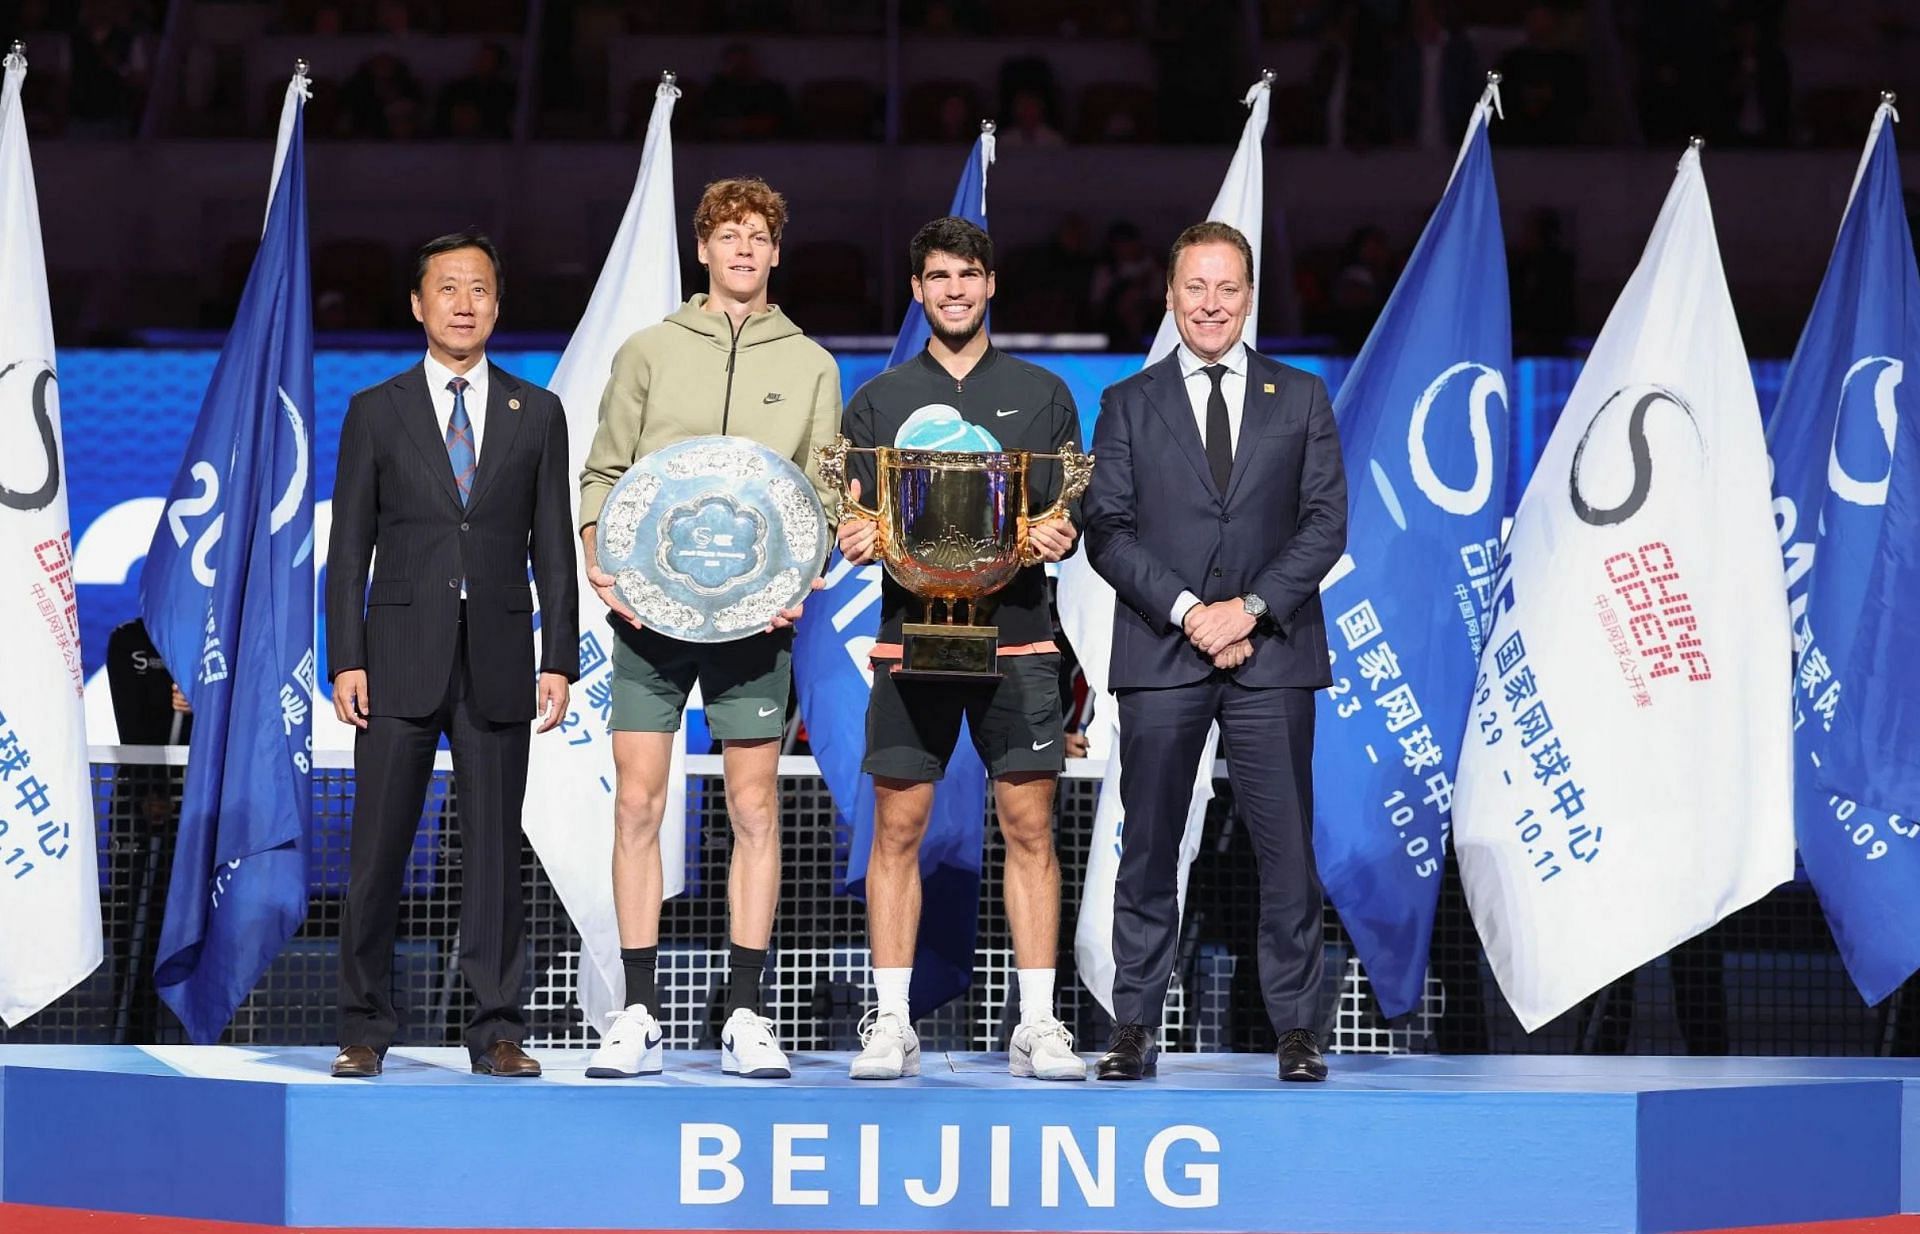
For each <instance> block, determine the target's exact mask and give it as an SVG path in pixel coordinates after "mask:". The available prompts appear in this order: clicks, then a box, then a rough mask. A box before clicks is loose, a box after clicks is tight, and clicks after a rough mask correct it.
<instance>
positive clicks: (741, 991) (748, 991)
mask: <svg viewBox="0 0 1920 1234" xmlns="http://www.w3.org/2000/svg"><path fill="white" fill-rule="evenodd" d="M766 967H767V950H766V948H764V947H742V946H741V945H740V944H739V943H735V944H733V952H732V954H731V955H729V956H728V957H727V1014H728V1015H732V1014H733V1013H734V1012H736V1011H738V1010H740V1009H741V1008H742V1007H744V1008H746V1009H747V1010H748V1011H751V1012H753V1014H755V1015H760V1014H762V1013H761V1010H760V974H761V973H763V972H765V971H766Z"/></svg>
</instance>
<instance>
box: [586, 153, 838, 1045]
mask: <svg viewBox="0 0 1920 1234" xmlns="http://www.w3.org/2000/svg"><path fill="white" fill-rule="evenodd" d="M786 221H787V205H786V201H785V200H784V199H783V198H782V197H781V196H780V194H778V193H776V192H774V191H773V189H772V188H770V187H768V185H767V184H766V182H765V181H762V180H758V179H739V180H719V181H715V182H714V183H712V184H709V185H708V186H707V189H706V192H705V193H704V194H703V195H702V196H701V198H700V204H699V206H698V207H697V208H696V209H695V210H694V214H693V231H694V237H695V239H696V240H697V241H698V242H699V248H698V252H699V257H700V262H701V264H702V265H704V266H706V268H707V290H706V293H705V294H704V295H696V296H694V297H693V298H692V299H690V300H688V301H687V302H686V303H685V304H684V305H682V306H680V308H679V309H678V310H676V311H675V312H674V313H673V314H672V315H671V316H669V317H668V318H667V319H666V320H665V321H662V322H661V323H659V324H658V325H655V326H649V327H648V328H646V329H645V330H642V331H640V332H639V333H637V334H635V335H634V336H633V337H632V338H630V339H628V340H627V342H626V343H625V344H624V345H623V346H622V347H621V348H620V351H619V352H618V354H616V355H615V356H614V360H613V374H612V376H611V377H610V378H609V379H608V381H607V388H606V393H605V394H604V395H603V396H602V397H601V400H600V427H599V430H598V431H597V432H596V433H595V434H594V438H593V447H592V449H591V450H590V451H589V452H588V454H587V463H586V467H585V469H584V470H583V471H582V472H581V475H580V538H581V541H582V542H583V544H584V546H585V549H586V554H587V562H588V568H587V579H588V581H589V582H591V583H592V584H593V588H594V590H595V591H596V592H598V593H599V595H600V599H601V600H602V601H604V602H605V604H606V606H607V608H608V610H609V613H608V621H609V622H610V623H611V624H612V626H613V628H614V629H615V631H616V632H617V633H618V635H619V638H618V639H617V641H616V643H615V647H614V654H613V667H614V679H613V725H612V726H613V762H614V774H615V780H616V784H615V788H614V809H613V817H614V828H615V836H614V847H613V900H614V908H615V912H616V915H617V917H618V919H619V925H620V958H621V960H622V964H623V967H624V968H625V971H626V982H627V996H626V1001H627V1007H626V1009H625V1010H624V1011H622V1012H621V1013H620V1014H619V1015H618V1016H617V1017H616V1018H615V1020H614V1023H613V1024H612V1026H611V1027H609V1028H608V1029H607V1031H606V1033H605V1035H604V1036H603V1037H602V1038H601V1044H600V1048H599V1050H598V1051H597V1052H596V1053H595V1054H594V1057H593V1060H592V1062H591V1063H590V1064H589V1066H588V1068H587V1074H588V1075H589V1076H595V1077H602V1078H617V1077H626V1076H635V1075H648V1074H652V1073H655V1072H658V1071H660V1070H661V1068H662V1065H663V1059H662V1050H661V1043H662V1040H663V1038H664V1034H663V1033H662V1032H661V1029H660V1024H659V1020H658V1013H659V1010H660V1001H659V1000H660V995H659V986H658V982H657V979H656V976H655V971H656V967H657V964H658V958H659V949H660V948H659V944H660V901H661V892H662V874H661V867H660V823H661V818H662V815H663V813H664V811H665V807H666V799H667V776H668V774H669V769H670V767H671V764H672V758H673V742H674V736H673V734H674V733H675V732H677V731H678V730H679V728H680V719H681V713H682V712H683V711H684V710H685V708H686V703H687V696H688V694H689V693H690V692H691V691H692V689H693V684H694V682H695V681H696V680H697V681H698V682H699V683H700V692H701V695H702V697H703V698H704V699H705V700H706V708H707V725H708V727H709V728H711V729H712V731H713V735H714V736H715V737H717V738H719V739H720V742H721V748H722V751H723V753H722V757H723V759H724V765H725V774H726V791H727V815H728V817H729V819H730V820H731V821H732V824H733V858H732V866H731V869H730V871H729V874H728V879H727V903H728V908H729V917H730V928H729V932H730V934H731V938H730V940H729V941H730V942H731V944H732V948H731V953H730V957H729V965H728V967H729V974H728V984H727V989H728V992H727V1011H728V1015H727V1022H726V1025H725V1027H724V1028H723V1029H722V1030H721V1034H720V1043H721V1068H722V1070H724V1071H727V1072H729V1073H735V1074H739V1075H742V1076H747V1077H752V1078H761V1079H785V1078H786V1077H787V1076H788V1075H789V1074H790V1072H789V1068H788V1065H787V1057H786V1055H785V1054H784V1053H782V1052H781V1049H780V1045H779V1042H778V1041H776V1040H775V1038H774V1034H773V1022H772V1021H771V1020H770V1019H768V1018H767V1017H766V1016H765V1015H764V1014H763V1008H762V1007H761V1005H760V978H761V973H762V971H763V970H764V968H765V966H766V959H767V944H768V941H769V939H770V938H771V936H772V932H773V912H774V905H775V903H776V902H777V901H778V899H779V895H780V794H779V786H778V782H777V778H776V773H777V772H778V770H779V759H780V737H781V734H782V733H783V732H784V731H785V728H786V718H787V700H788V698H789V697H790V696H791V694H792V690H793V668H792V661H791V650H792V646H793V630H792V625H793V622H794V621H796V620H798V619H799V617H800V609H799V608H798V607H795V608H793V609H789V610H788V611H786V612H785V613H782V614H780V616H778V617H777V618H775V619H774V623H773V625H774V628H773V629H771V630H768V631H767V632H765V633H762V634H756V635H754V636H752V637H751V638H746V639H741V640H739V641H737V642H730V643H713V644H699V643H688V642H682V641H680V640H678V639H673V638H669V637H667V636H665V635H663V634H660V633H658V632H656V631H653V630H648V629H645V628H643V627H642V626H641V625H640V622H639V621H638V619H637V618H636V617H635V616H634V614H633V612H632V611H631V610H630V609H629V608H627V606H626V605H625V604H623V603H622V602H621V601H620V598H619V597H618V596H617V595H616V594H615V593H614V591H613V581H614V580H613V576H612V575H610V574H607V573H605V572H604V571H602V570H600V569H599V568H598V566H597V564H595V563H596V559H595V556H594V547H595V544H594V539H595V530H596V524H597V523H598V521H599V518H600V509H601V506H602V505H604V504H605V502H606V499H607V494H608V493H609V492H610V491H611V490H612V488H613V486H614V484H615V483H616V482H617V481H618V480H619V479H620V477H621V476H623V475H625V474H626V472H627V469H628V468H630V467H632V466H633V464H634V463H635V462H637V461H638V460H640V459H641V458H643V457H645V456H646V455H648V454H651V453H652V452H653V451H655V450H658V449H660V448H661V447H663V446H669V445H672V444H673V443H674V442H677V441H684V440H685V439H687V438H689V437H700V436H705V435H708V434H713V433H724V434H730V435H732V436H736V437H748V438H751V439H753V440H754V441H757V442H759V443H761V444H762V445H764V446H767V447H769V448H770V449H772V450H773V451H774V452H775V453H777V454H779V455H781V456H782V457H784V458H790V459H792V460H793V461H794V462H795V463H796V464H798V465H799V466H800V468H801V469H802V470H804V471H805V472H806V474H807V477H808V478H809V479H810V480H811V481H812V482H813V486H814V489H815V491H816V492H817V493H818V494H819V495H820V500H821V502H822V503H823V504H824V505H825V506H826V507H827V509H828V510H830V511H831V510H833V509H834V508H835V506H836V505H837V498H838V494H836V493H833V492H831V491H830V490H829V489H828V488H827V486H826V485H825V484H824V483H823V482H822V480H821V477H820V469H819V465H818V463H817V462H816V461H815V459H814V453H813V451H814V448H815V447H817V446H824V445H827V444H828V443H830V442H831V441H832V440H833V438H834V435H835V434H836V433H837V432H838V431H839V421H840V376H839V370H838V369H837V368H836V367H835V365H834V362H833V357H832V356H830V355H829V354H827V351H826V349H825V348H823V347H821V346H820V345H819V344H817V343H815V342H813V341H812V340H810V339H808V338H807V337H806V335H804V334H802V333H801V332H800V327H799V326H796V325H795V324H794V323H793V322H792V321H791V320H789V319H788V317H787V315H786V314H785V313H782V312H781V311H780V309H779V308H778V307H777V306H775V305H772V304H769V303H768V302H767V282H768V279H769V277H770V276H771V275H772V273H773V268H774V267H775V266H777V265H779V264H780V233H781V231H782V229H783V228H784V226H785V224H786Z"/></svg>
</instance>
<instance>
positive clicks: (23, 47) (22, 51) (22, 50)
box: [10, 39, 1884, 97]
mask: <svg viewBox="0 0 1920 1234" xmlns="http://www.w3.org/2000/svg"><path fill="white" fill-rule="evenodd" d="M10 50H11V51H12V52H13V54H14V55H16V56H24V55H26V54H27V41H26V40H25V39H15V40H14V41H13V46H12V48H11V49H10ZM1883 97H1884V96H1883Z"/></svg>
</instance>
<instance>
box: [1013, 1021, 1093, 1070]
mask: <svg viewBox="0 0 1920 1234" xmlns="http://www.w3.org/2000/svg"><path fill="white" fill-rule="evenodd" d="M1007 1070H1008V1071H1009V1072H1010V1073H1012V1074H1013V1075H1017V1076H1023V1077H1029V1078H1036V1079H1041V1080H1084V1079H1086V1078H1087V1063H1086V1060H1085V1059H1083V1058H1081V1057H1080V1056H1079V1055H1078V1054H1075V1053H1074V1052H1073V1034H1072V1033H1070V1032H1068V1031H1067V1026H1066V1025H1064V1024H1062V1023H1061V1022H1060V1021H1058V1020H1056V1019H1054V1018H1053V1017H1052V1016H1048V1017H1047V1018H1046V1019H1044V1020H1041V1021H1040V1022H1039V1023H1037V1024H1022V1025H1020V1027H1018V1028H1016V1029H1014V1030H1013V1041H1012V1043H1011V1044H1010V1045H1009V1046H1008V1047H1007Z"/></svg>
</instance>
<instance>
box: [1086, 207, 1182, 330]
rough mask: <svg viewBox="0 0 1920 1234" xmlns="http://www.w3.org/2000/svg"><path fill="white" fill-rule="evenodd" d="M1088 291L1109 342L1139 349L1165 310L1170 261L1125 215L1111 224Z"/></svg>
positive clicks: (1097, 318)
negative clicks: (1166, 261) (1165, 261)
mask: <svg viewBox="0 0 1920 1234" xmlns="http://www.w3.org/2000/svg"><path fill="white" fill-rule="evenodd" d="M1088 296H1089V299H1090V300H1091V301H1092V305H1093V311H1094V316H1095V319H1096V320H1097V321H1098V322H1099V323H1100V328H1101V329H1102V330H1105V331H1106V333H1107V345H1108V346H1109V347H1112V348H1113V349H1114V350H1116V351H1135V350H1138V349H1140V348H1143V347H1145V346H1146V345H1147V343H1148V341H1149V337H1148V336H1149V335H1151V333H1152V332H1153V331H1154V329H1155V328H1157V327H1158V325H1159V323H1160V317H1161V315H1162V314H1163V313H1165V312H1166V307H1167V277H1166V267H1164V266H1162V265H1161V264H1160V258H1159V255H1158V254H1156V253H1155V252H1154V251H1153V250H1152V249H1151V248H1149V247H1148V246H1147V244H1146V242H1145V241H1144V240H1142V239H1141V236H1140V229H1139V228H1138V227H1135V226H1134V225H1133V224H1132V223H1129V222H1126V221H1124V220H1123V221H1121V222H1117V223H1115V224H1114V225H1113V226H1111V227H1109V228H1107V249H1106V252H1105V254H1103V255H1102V257H1101V259H1100V264H1099V265H1098V266H1096V267H1095V268H1094V271H1093V283H1092V286H1091V287H1090V288H1089V289H1088Z"/></svg>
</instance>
